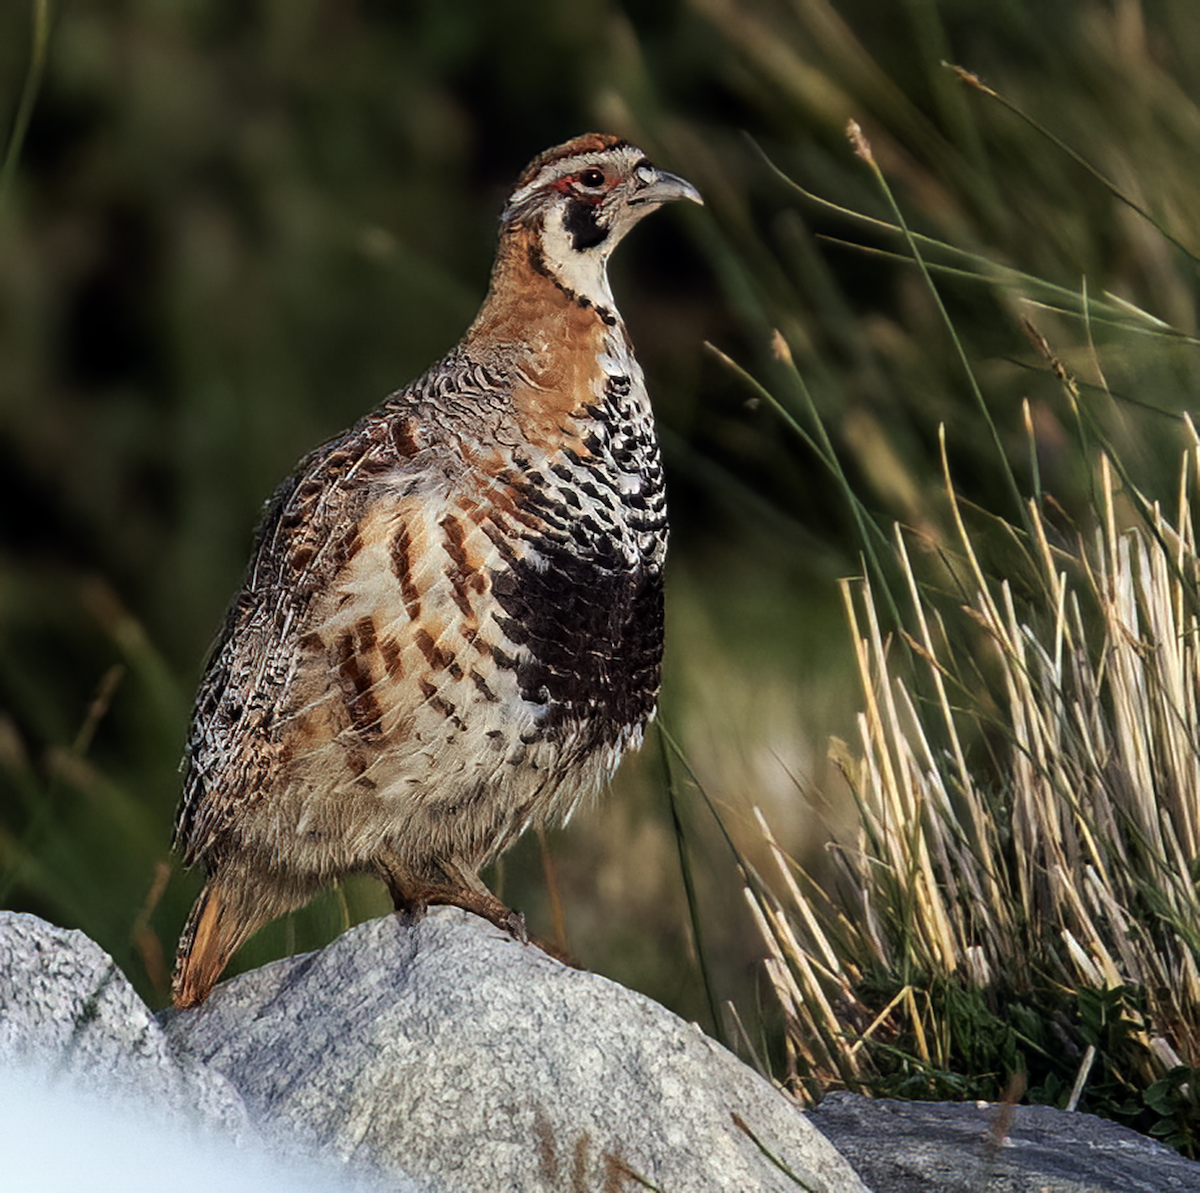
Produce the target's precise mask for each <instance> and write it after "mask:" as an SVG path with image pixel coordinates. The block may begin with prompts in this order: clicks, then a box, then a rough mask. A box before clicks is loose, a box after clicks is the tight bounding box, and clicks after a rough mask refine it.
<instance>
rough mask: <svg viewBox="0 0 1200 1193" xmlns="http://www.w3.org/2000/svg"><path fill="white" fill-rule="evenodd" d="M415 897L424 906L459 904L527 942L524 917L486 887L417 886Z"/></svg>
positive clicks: (516, 938)
mask: <svg viewBox="0 0 1200 1193" xmlns="http://www.w3.org/2000/svg"><path fill="white" fill-rule="evenodd" d="M416 898H417V899H418V900H419V901H420V903H421V904H422V906H424V907H435V906H441V907H461V908H462V909H463V910H464V911H471V912H474V913H475V914H476V915H477V916H480V917H481V918H483V919H485V920H488V921H490V922H491V923H493V924H495V925H496V927H497V928H500V929H502V930H503V931H505V932H507V933H508V934H509V936H511V937H513V938H514V939H515V940H519V941H520V942H521V943H522V944H528V943H529V930H528V929H527V928H526V927H525V917H524V916H523V915H522V914H521V913H520V912H519V911H513V910H512V909H511V908H509V907H505V906H504V904H503V903H501V902H500V900H499V899H497V898H496V896H495V895H493V894H492V892H491V891H489V890H480V891H477V890H472V889H471V888H470V887H467V886H442V885H430V886H423V887H420V888H418V890H417V892H416Z"/></svg>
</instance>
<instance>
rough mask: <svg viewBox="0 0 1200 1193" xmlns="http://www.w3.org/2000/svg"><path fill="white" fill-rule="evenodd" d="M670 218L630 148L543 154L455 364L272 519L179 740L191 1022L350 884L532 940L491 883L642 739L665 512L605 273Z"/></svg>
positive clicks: (301, 484) (504, 221)
mask: <svg viewBox="0 0 1200 1193" xmlns="http://www.w3.org/2000/svg"><path fill="white" fill-rule="evenodd" d="M672 199H691V200H693V201H695V202H700V201H701V200H700V196H699V195H698V194H697V192H696V190H695V189H694V188H693V187H692V186H691V185H690V184H688V183H687V182H685V181H684V180H683V179H681V178H677V177H675V176H674V175H672V174H668V173H665V172H664V171H662V170H658V169H656V168H655V167H654V166H652V165H651V164H650V162H649V161H647V160H646V158H645V156H644V155H643V154H642V153H641V151H640V150H638V149H635V148H634V147H633V146H632V145H629V144H627V143H626V142H624V141H621V140H618V139H617V138H615V137H611V136H602V135H599V134H589V135H586V136H582V137H579V138H577V139H576V140H573V141H570V142H568V143H567V144H565V145H560V146H559V147H558V148H556V149H551V150H549V151H548V152H546V153H543V154H542V155H541V156H540V157H538V158H536V159H535V160H534V161H533V162H532V163H531V164H530V166H529V167H528V169H527V170H526V171H525V173H524V174H523V175H522V176H521V178H520V180H519V181H518V183H517V187H516V189H515V190H514V191H513V194H512V196H511V197H510V199H509V200H508V203H507V205H506V207H505V209H504V214H503V216H502V218H501V221H500V243H499V249H498V252H497V255H496V263H495V266H494V268H493V272H492V279H491V287H490V289H489V291H488V295H487V298H486V299H485V301H484V303H483V306H482V308H481V309H480V312H479V314H478V315H477V316H476V318H475V321H474V323H472V324H471V326H470V328H469V329H468V331H467V333H466V335H465V336H464V338H463V339H462V341H461V342H460V343H459V344H458V346H457V347H455V348H454V349H453V350H452V351H451V352H450V353H449V355H447V356H446V357H445V359H443V360H441V361H439V362H438V363H437V364H436V365H434V366H433V367H432V368H431V369H430V370H429V371H428V372H427V373H426V374H425V375H424V376H423V377H421V378H420V379H419V380H417V381H414V382H413V383H412V384H411V385H410V386H408V388H407V389H404V390H402V391H401V392H399V393H397V394H395V395H393V396H392V397H390V398H388V399H387V401H385V402H384V403H383V405H382V406H380V407H379V409H378V410H376V411H375V412H374V413H372V414H369V415H367V416H366V417H365V418H364V419H362V420H361V421H360V422H358V423H357V424H356V425H355V426H353V427H351V428H350V429H349V430H348V431H346V432H345V433H344V434H342V435H339V436H338V437H337V438H336V439H333V440H331V441H330V442H329V443H326V444H325V445H324V446H322V447H319V448H317V450H316V451H314V452H313V453H312V454H311V455H309V456H308V457H306V458H305V459H304V460H302V461H301V462H300V464H299V466H298V467H297V469H296V471H295V472H294V473H293V474H292V476H291V477H290V478H289V479H288V480H286V481H285V482H284V483H283V485H282V486H281V487H280V488H279V490H278V491H277V492H276V493H275V495H274V497H273V498H272V499H271V501H270V502H269V504H268V506H267V509H266V512H265V515H264V517H263V521H262V524H261V526H260V527H259V530H258V536H257V541H256V544H255V547H254V552H253V555H252V557H251V560H250V565H249V568H248V570H247V573H246V578H245V581H244V584H243V587H242V590H241V592H240V593H239V594H238V596H237V597H236V599H235V600H234V602H233V605H232V607H231V609H230V611H229V614H228V617H227V620H226V622H225V626H224V630H223V632H222V634H221V636H220V639H219V640H218V642H217V644H216V646H215V647H214V650H213V654H212V657H211V659H210V661H209V664H208V669H207V672H206V674H205V677H204V680H203V682H202V684H201V687H200V691H199V695H198V697H197V700H196V707H195V712H194V714H193V720H192V725H191V731H190V734H189V739H188V743H187V753H186V759H185V766H184V769H185V777H184V786H183V796H182V799H181V802H180V807H179V814H178V818H177V821H176V828H175V845H176V848H177V849H178V850H180V851H181V852H182V854H183V857H184V861H185V864H187V865H191V864H193V863H196V862H199V863H201V864H202V865H203V866H204V869H205V871H206V873H207V879H208V880H207V882H206V883H205V885H204V888H203V890H202V891H201V893H200V896H199V898H198V899H197V901H196V905H195V907H194V908H193V909H192V912H191V915H190V917H189V919H188V922H187V926H186V927H185V929H184V932H183V936H182V939H181V940H180V942H179V951H178V956H177V962H176V970H175V979H174V998H175V1003H176V1004H177V1005H178V1006H184V1007H186V1006H192V1005H195V1004H196V1003H199V1002H202V1001H203V1000H204V999H205V998H206V997H207V995H208V993H209V991H210V990H211V989H212V987H213V985H214V983H215V982H216V981H217V979H218V978H219V977H220V975H221V972H222V970H223V969H224V968H225V966H226V964H227V963H228V961H229V959H230V957H231V956H232V955H233V953H234V951H235V950H236V949H237V948H238V947H239V946H240V945H241V944H242V943H243V942H244V941H245V940H246V939H247V938H248V937H249V936H250V935H251V934H252V933H253V932H254V931H256V930H257V929H258V928H260V927H261V926H262V925H263V924H265V923H267V922H268V921H269V920H272V919H274V918H275V917H276V916H279V915H282V914H283V913H285V912H287V911H290V910H293V909H295V908H297V907H300V906H302V905H303V904H305V903H306V902H308V901H309V900H310V899H311V898H312V897H313V896H314V895H315V894H316V893H317V892H318V891H319V890H320V889H321V888H322V887H324V886H326V885H328V884H329V883H331V882H332V881H334V880H336V879H337V878H338V877H339V876H341V875H344V874H350V873H370V874H375V875H377V876H378V877H379V878H380V879H382V880H383V882H384V883H385V884H386V885H387V887H388V890H389V892H390V894H391V895H392V898H393V899H394V901H395V905H396V907H397V908H398V909H407V910H410V911H420V910H421V909H423V908H424V907H425V906H426V905H428V904H435V903H442V904H453V905H456V906H459V907H464V908H467V909H469V910H471V911H473V912H476V913H478V914H479V915H482V916H486V917H487V918H488V919H489V920H491V921H493V922H494V923H496V924H498V925H501V926H504V927H506V928H507V929H508V930H510V931H512V932H514V933H515V934H517V935H522V934H523V923H522V921H521V919H520V917H519V916H517V915H515V914H514V913H512V912H510V911H509V910H508V909H507V908H506V907H504V906H503V904H501V902H500V901H499V900H498V899H497V898H496V897H495V896H494V895H492V894H491V892H489V891H488V889H487V888H486V887H485V886H484V885H483V883H482V882H481V881H480V879H479V876H478V875H479V870H480V868H481V867H483V866H486V865H487V864H488V863H489V862H491V861H494V860H495V858H496V857H497V856H498V855H499V854H500V853H501V851H502V850H504V849H506V848H507V847H508V846H509V845H511V844H512V843H513V842H514V841H516V839H517V838H518V837H519V836H520V835H521V834H522V833H524V832H525V831H526V830H527V829H529V828H531V827H534V826H538V825H543V824H546V823H548V822H561V821H564V820H566V819H567V817H569V816H570V815H571V813H572V811H573V810H574V809H575V808H576V807H578V805H579V804H580V802H581V801H582V800H585V799H586V798H587V797H589V796H591V795H592V794H593V793H595V792H597V791H598V789H599V788H600V787H601V786H602V785H603V784H604V783H605V782H606V781H607V780H608V779H609V777H610V776H611V775H612V773H613V771H614V770H615V768H616V766H617V763H618V762H619V761H620V758H621V756H622V754H624V753H625V752H626V751H627V750H629V749H630V748H632V747H635V746H637V745H638V744H639V743H640V742H641V739H642V733H643V729H644V728H645V726H646V724H647V722H648V721H649V720H650V718H651V717H652V716H653V715H654V709H655V702H656V700H657V696H658V688H659V672H660V662H661V657H662V644H663V600H662V571H663V558H664V554H665V551H666V545H667V515H666V505H665V500H664V493H663V476H662V466H661V463H660V460H659V453H658V445H657V442H656V440H655V434H654V424H653V417H652V414H651V410H650V404H649V402H648V400H647V397H646V389H645V384H644V381H643V377H642V370H641V369H640V367H639V366H638V363H637V361H636V360H635V359H634V355H633V348H632V346H631V344H630V341H629V336H628V334H627V333H626V330H625V325H624V323H622V321H621V318H620V316H619V315H618V314H617V309H616V307H615V306H614V304H613V297H612V293H611V291H610V290H609V283H608V277H607V264H608V258H609V255H610V254H611V253H612V251H613V249H614V248H615V247H616V245H617V243H618V242H619V241H620V239H621V238H622V237H623V236H624V235H625V233H626V232H628V231H629V230H630V228H632V227H633V226H634V224H636V223H637V222H638V221H639V220H640V219H641V218H642V217H643V216H645V215H649V214H650V212H652V211H654V210H655V209H656V208H658V207H659V206H660V205H661V204H663V203H666V202H668V201H669V200H672Z"/></svg>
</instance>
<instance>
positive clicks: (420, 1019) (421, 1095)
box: [164, 908, 864, 1193]
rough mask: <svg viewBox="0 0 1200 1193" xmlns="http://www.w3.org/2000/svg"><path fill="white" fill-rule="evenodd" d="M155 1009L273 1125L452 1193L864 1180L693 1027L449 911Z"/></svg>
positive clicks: (390, 919)
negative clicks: (177, 1008) (191, 1002)
mask: <svg viewBox="0 0 1200 1193" xmlns="http://www.w3.org/2000/svg"><path fill="white" fill-rule="evenodd" d="M164 1019H165V1022H166V1027H167V1032H168V1034H169V1036H170V1038H171V1040H172V1041H173V1042H174V1044H175V1045H176V1046H177V1047H178V1048H180V1049H186V1050H187V1051H188V1052H190V1053H191V1054H193V1055H195V1056H196V1057H197V1058H198V1059H199V1060H201V1061H202V1062H203V1063H205V1064H206V1065H208V1066H210V1067H211V1068H213V1069H215V1070H216V1071H217V1072H219V1073H221V1074H223V1075H224V1076H225V1077H227V1078H228V1079H229V1080H230V1081H231V1082H232V1083H233V1085H234V1086H236V1088H237V1089H238V1091H239V1092H240V1093H241V1095H242V1097H243V1098H244V1099H245V1100H246V1103H247V1105H248V1106H249V1108H250V1111H251V1114H252V1116H253V1118H254V1120H255V1122H256V1123H257V1124H258V1125H259V1126H260V1127H261V1128H262V1129H263V1130H264V1132H266V1133H267V1134H268V1136H270V1135H271V1134H272V1133H275V1134H276V1135H277V1136H278V1137H279V1138H280V1139H281V1140H283V1139H286V1140H290V1141H292V1146H293V1147H294V1146H295V1141H298V1140H300V1141H306V1142H307V1144H308V1145H309V1146H311V1147H315V1148H318V1149H320V1150H321V1151H322V1152H325V1153H329V1152H332V1153H334V1154H336V1155H338V1156H340V1157H343V1158H344V1159H345V1160H347V1161H350V1162H352V1163H353V1165H354V1166H355V1167H356V1168H358V1169H359V1170H360V1171H367V1172H370V1173H375V1174H378V1175H381V1176H382V1175H386V1174H389V1173H391V1172H393V1171H395V1170H397V1169H399V1170H402V1171H406V1172H409V1173H412V1174H414V1175H415V1176H416V1177H417V1178H418V1179H420V1180H422V1181H425V1182H428V1183H429V1184H430V1185H431V1186H432V1187H434V1188H442V1189H446V1190H455V1191H464V1190H492V1189H505V1190H526V1189H527V1190H543V1189H546V1190H549V1189H581V1190H582V1189H595V1190H619V1189H638V1188H642V1187H645V1186H644V1184H643V1182H649V1183H650V1184H651V1185H652V1186H654V1187H658V1188H661V1189H663V1190H669V1191H670V1193H687V1191H688V1190H695V1191H697V1193H701V1191H703V1193H711V1191H712V1190H724V1189H729V1190H787V1193H795V1190H796V1189H797V1187H800V1188H806V1189H809V1190H812V1191H813V1193H816V1191H817V1190H824V1191H827V1193H856V1191H859V1190H863V1189H864V1186H863V1185H862V1183H861V1182H860V1181H859V1179H858V1178H857V1177H856V1176H855V1174H854V1173H853V1171H852V1170H851V1168H850V1167H849V1166H848V1165H847V1164H846V1162H845V1161H844V1160H843V1159H842V1158H841V1157H840V1156H839V1155H838V1154H837V1153H836V1151H835V1150H834V1149H833V1147H832V1146H831V1145H830V1144H829V1143H827V1142H826V1140H825V1139H824V1137H823V1136H822V1135H821V1134H820V1133H819V1132H818V1131H816V1130H815V1129H814V1128H813V1127H812V1125H811V1124H810V1123H809V1121H808V1120H807V1119H806V1118H805V1116H804V1115H802V1114H801V1113H800V1112H799V1111H797V1110H796V1109H794V1108H793V1107H792V1106H790V1105H789V1104H788V1103H787V1102H786V1101H785V1100H784V1099H783V1098H782V1097H781V1096H780V1095H779V1094H778V1093H777V1092H776V1091H775V1090H774V1089H772V1087H771V1086H770V1085H769V1084H768V1083H767V1082H766V1081H764V1080H763V1079H762V1078H761V1077H759V1076H758V1075H757V1074H756V1073H754V1072H752V1071H751V1070H750V1069H748V1068H747V1067H746V1066H745V1065H743V1064H742V1063H741V1062H740V1061H739V1060H737V1059H736V1058H735V1057H734V1056H732V1055H731V1054H730V1053H728V1052H726V1051H725V1049H723V1048H721V1047H720V1046H719V1045H717V1044H715V1043H714V1042H713V1041H711V1040H709V1039H708V1038H707V1037H705V1036H704V1035H703V1034H702V1033H701V1032H700V1031H699V1030H698V1029H697V1028H695V1027H693V1026H691V1025H689V1024H686V1023H684V1022H683V1021H682V1020H680V1019H678V1018H676V1017H675V1016H674V1015H672V1014H671V1013H670V1012H668V1011H666V1010H664V1009H663V1008H662V1007H660V1006H658V1005H657V1004H655V1003H653V1002H651V1001H650V1000H649V999H646V998H644V997H642V996H641V995H638V994H634V993H632V992H630V991H629V990H626V989H624V988H623V987H621V986H618V985H616V984H614V983H613V982H610V981H608V980H607V979H605V978H602V977H598V976H596V975H595V974H590V973H584V972H580V971H578V970H573V969H569V968H567V967H566V966H564V965H562V964H560V963H559V962H557V961H554V960H551V959H550V958H549V957H547V956H546V955H545V954H544V953H542V952H541V951H540V950H539V949H537V948H534V947H531V946H527V945H522V944H519V943H517V942H516V941H514V940H512V939H511V938H509V937H508V936H506V935H504V934H503V933H501V932H498V931H497V930H496V929H495V928H494V927H492V925H490V924H488V923H485V922H484V921H483V920H480V919H478V918H476V917H475V916H471V915H467V914H466V913H464V912H461V911H458V910H456V909H452V908H442V909H438V910H436V911H434V912H432V913H431V914H430V915H429V916H427V917H426V918H425V919H424V920H423V921H422V922H420V923H419V924H415V925H414V924H411V923H408V922H405V921H403V920H401V919H399V918H398V917H396V916H387V917H385V918H383V919H379V920H375V921H373V922H371V923H368V924H363V925H360V926H359V927H357V928H354V929H352V930H350V931H349V932H347V933H345V934H344V935H343V936H341V937H339V938H338V939H337V940H336V941H334V942H333V944H331V945H330V946H329V947H328V948H326V949H324V950H323V951H322V952H320V953H315V954H312V955H310V956H306V957H297V958H291V959H289V960H286V961H281V962H277V963H275V964H273V965H269V966H266V967H265V968H263V969H260V970H257V971H255V972H253V973H249V974H244V975H242V976H240V977H238V978H235V979H233V980H232V981H229V982H227V983H225V984H224V985H222V986H219V987H218V988H217V989H216V991H214V993H213V994H212V996H211V997H210V998H209V1000H208V1002H207V1003H205V1004H204V1005H203V1006H202V1007H199V1008H198V1009H196V1010H193V1011H185V1012H177V1013H170V1014H168V1015H167V1016H165V1017H164ZM735 1115H736V1116H738V1117H739V1118H740V1121H741V1122H743V1123H744V1124H745V1125H746V1127H747V1128H748V1129H749V1131H750V1132H753V1136H754V1137H753V1138H752V1137H751V1135H750V1134H748V1133H747V1131H746V1130H744V1129H741V1128H739V1126H738V1125H737V1121H735V1117H734V1116H735ZM756 1140H757V1142H756ZM765 1152H769V1153H770V1156H771V1157H774V1160H773V1159H771V1158H770V1157H768V1156H767V1155H766V1154H764V1153H765ZM776 1161H777V1162H776ZM780 1165H783V1166H785V1167H786V1168H788V1169H790V1170H791V1171H792V1172H793V1173H795V1174H796V1176H798V1177H799V1178H800V1180H801V1181H802V1182H803V1183H802V1184H801V1185H799V1186H798V1185H797V1183H796V1182H795V1181H794V1180H793V1179H791V1178H790V1177H789V1176H788V1175H787V1174H786V1173H785V1172H784V1171H783V1170H782V1169H781V1167H780Z"/></svg>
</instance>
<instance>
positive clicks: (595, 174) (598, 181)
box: [579, 166, 604, 186]
mask: <svg viewBox="0 0 1200 1193" xmlns="http://www.w3.org/2000/svg"><path fill="white" fill-rule="evenodd" d="M579 181H580V182H582V183H583V185H584V186H603V185H604V171H603V170H597V169H596V167H595V166H593V167H592V168H591V169H590V170H584V171H583V173H582V174H580V175H579Z"/></svg>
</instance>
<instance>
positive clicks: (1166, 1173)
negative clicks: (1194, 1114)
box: [811, 1093, 1200, 1193]
mask: <svg viewBox="0 0 1200 1193" xmlns="http://www.w3.org/2000/svg"><path fill="white" fill-rule="evenodd" d="M811 1118H812V1121H813V1122H814V1123H816V1125H817V1126H818V1127H819V1128H820V1129H821V1131H823V1132H824V1134H825V1135H826V1137H827V1138H828V1139H829V1140H830V1141H831V1142H832V1143H834V1144H835V1145H836V1146H837V1148H838V1150H839V1151H840V1152H841V1153H842V1154H843V1155H844V1156H845V1157H846V1158H847V1159H848V1160H849V1161H850V1162H851V1164H853V1165H854V1167H855V1168H856V1169H857V1171H858V1173H859V1175H860V1176H861V1177H862V1178H863V1180H865V1181H866V1182H867V1183H868V1184H869V1185H870V1186H871V1188H872V1189H874V1190H875V1191H876V1193H982V1191H986V1193H1200V1164H1196V1163H1195V1162H1193V1161H1191V1160H1186V1159H1184V1158H1183V1157H1182V1156H1181V1155H1179V1153H1178V1152H1176V1151H1174V1150H1173V1149H1171V1148H1169V1147H1166V1146H1165V1145H1164V1144H1161V1143H1158V1142H1157V1141H1156V1140H1153V1139H1150V1138H1148V1137H1147V1136H1145V1135H1139V1134H1138V1133H1137V1132H1136V1131H1131V1130H1129V1129H1128V1128H1126V1127H1122V1126H1119V1125H1118V1124H1117V1123H1112V1122H1107V1121H1105V1120H1104V1119H1100V1118H1095V1117H1094V1116H1093V1115H1090V1114H1067V1113H1065V1112H1063V1111H1061V1110H1055V1109H1053V1108H1052V1107H1049V1106H1016V1107H1011V1108H1010V1107H1004V1106H996V1105H989V1104H987V1103H975V1102H962V1103H960V1102H899V1101H889V1100H885V1099H878V1100H873V1099H871V1098H863V1097H858V1096H856V1095H854V1094H844V1093H837V1094H830V1095H829V1096H828V1097H827V1098H826V1099H825V1100H824V1101H823V1102H822V1103H821V1104H820V1105H819V1106H818V1107H817V1108H816V1109H815V1110H813V1111H812V1112H811Z"/></svg>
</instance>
